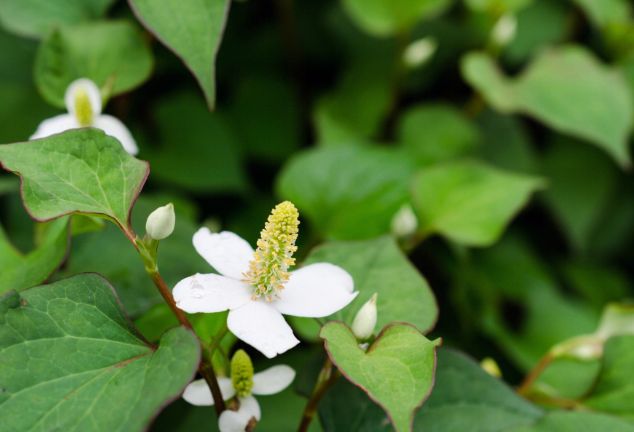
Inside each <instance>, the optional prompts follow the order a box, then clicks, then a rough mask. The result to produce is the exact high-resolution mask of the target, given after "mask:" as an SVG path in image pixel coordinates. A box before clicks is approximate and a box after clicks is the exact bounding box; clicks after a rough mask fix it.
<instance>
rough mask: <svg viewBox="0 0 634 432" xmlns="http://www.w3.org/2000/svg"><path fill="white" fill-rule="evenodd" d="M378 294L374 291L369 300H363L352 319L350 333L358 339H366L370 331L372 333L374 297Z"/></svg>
mask: <svg viewBox="0 0 634 432" xmlns="http://www.w3.org/2000/svg"><path fill="white" fill-rule="evenodd" d="M377 296H378V294H377V293H374V294H373V295H372V297H371V298H370V300H368V301H367V302H365V304H364V305H363V306H361V309H359V312H357V315H356V316H355V317H354V321H352V333H354V335H355V336H356V337H357V339H359V340H366V339H368V338H369V337H370V336H372V333H374V327H375V326H376V298H377Z"/></svg>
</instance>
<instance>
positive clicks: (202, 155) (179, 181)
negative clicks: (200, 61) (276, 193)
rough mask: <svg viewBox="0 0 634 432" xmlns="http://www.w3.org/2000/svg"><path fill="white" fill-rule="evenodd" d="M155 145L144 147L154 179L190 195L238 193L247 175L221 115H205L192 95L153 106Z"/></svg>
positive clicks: (231, 131)
mask: <svg viewBox="0 0 634 432" xmlns="http://www.w3.org/2000/svg"><path fill="white" fill-rule="evenodd" d="M155 122H156V124H157V127H158V133H157V136H156V139H155V141H158V143H159V144H160V147H159V148H158V149H153V148H151V147H149V146H144V149H143V151H144V153H143V156H144V157H145V158H146V159H147V160H149V161H150V164H151V165H152V175H153V178H155V179H158V180H160V181H163V182H165V183H171V184H174V185H177V186H180V187H182V188H186V189H188V190H192V191H195V192H225V193H228V192H242V191H243V190H244V189H245V186H246V174H245V172H244V169H243V167H242V165H241V154H240V142H239V140H238V138H237V137H236V135H235V132H234V130H233V129H232V128H231V124H230V122H229V121H228V120H227V118H226V116H225V115H224V114H223V113H220V112H213V113H210V112H209V111H208V110H207V109H206V108H205V105H204V104H203V103H202V101H200V100H199V99H198V98H196V95H195V94H194V93H193V92H191V93H180V94H176V95H174V96H171V97H167V98H165V99H163V100H162V101H161V102H160V103H158V104H157V105H156V112H155Z"/></svg>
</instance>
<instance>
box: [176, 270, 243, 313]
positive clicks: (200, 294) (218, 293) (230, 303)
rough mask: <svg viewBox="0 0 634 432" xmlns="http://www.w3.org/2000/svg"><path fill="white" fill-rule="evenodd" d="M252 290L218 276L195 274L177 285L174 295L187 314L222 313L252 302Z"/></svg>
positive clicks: (233, 280)
mask: <svg viewBox="0 0 634 432" xmlns="http://www.w3.org/2000/svg"><path fill="white" fill-rule="evenodd" d="M251 293H252V288H251V286H249V285H247V284H245V283H244V282H240V281H237V280H235V279H231V278H228V277H224V276H220V275H217V274H195V275H193V276H190V277H188V278H185V279H183V280H182V281H180V282H179V283H177V284H176V286H175V287H174V289H173V290H172V295H173V296H174V300H175V301H176V306H178V307H179V308H180V309H182V310H184V311H185V312H189V313H197V312H206V313H212V312H222V311H225V310H227V309H234V308H237V307H240V306H242V305H243V304H245V303H247V302H249V300H251Z"/></svg>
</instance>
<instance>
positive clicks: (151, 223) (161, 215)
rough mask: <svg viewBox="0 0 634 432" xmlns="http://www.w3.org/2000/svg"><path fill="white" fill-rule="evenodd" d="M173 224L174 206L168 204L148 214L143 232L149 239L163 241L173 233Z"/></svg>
mask: <svg viewBox="0 0 634 432" xmlns="http://www.w3.org/2000/svg"><path fill="white" fill-rule="evenodd" d="M175 224H176V215H175V214H174V205H173V204H172V203H169V204H167V205H164V206H163V207H159V208H157V209H156V210H154V211H153V212H152V213H150V215H149V216H148V217H147V222H146V223H145V231H146V232H147V234H148V236H150V238H152V239H154V240H163V239H164V238H167V237H169V236H170V234H172V232H174V225H175Z"/></svg>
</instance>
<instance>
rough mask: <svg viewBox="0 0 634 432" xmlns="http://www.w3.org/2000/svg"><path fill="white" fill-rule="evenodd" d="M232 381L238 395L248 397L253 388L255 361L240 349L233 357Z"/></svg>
mask: <svg viewBox="0 0 634 432" xmlns="http://www.w3.org/2000/svg"><path fill="white" fill-rule="evenodd" d="M231 382H232V383H233V388H234V389H235V391H236V395H238V397H242V398H243V397H247V396H249V395H250V394H251V389H252V388H253V363H251V358H249V355H248V354H247V353H246V352H244V350H238V351H236V352H235V354H234V355H233V357H232V358H231Z"/></svg>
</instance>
